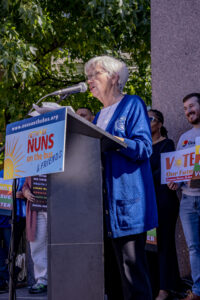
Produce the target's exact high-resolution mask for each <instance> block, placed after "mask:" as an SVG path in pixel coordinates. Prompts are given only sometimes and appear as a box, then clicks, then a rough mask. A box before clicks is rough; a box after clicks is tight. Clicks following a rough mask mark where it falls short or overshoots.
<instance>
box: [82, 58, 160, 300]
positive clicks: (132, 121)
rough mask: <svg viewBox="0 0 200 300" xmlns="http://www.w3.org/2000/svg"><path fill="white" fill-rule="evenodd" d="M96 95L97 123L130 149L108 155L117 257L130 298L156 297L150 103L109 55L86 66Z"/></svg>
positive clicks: (110, 224) (111, 232)
mask: <svg viewBox="0 0 200 300" xmlns="http://www.w3.org/2000/svg"><path fill="white" fill-rule="evenodd" d="M85 73H86V76H87V78H88V84H89V88H90V91H91V92H92V94H93V96H95V97H96V98H98V99H99V101H100V102H101V103H102V104H103V109H102V110H101V111H100V112H99V113H98V114H97V115H96V117H95V119H94V121H93V122H94V123H95V124H96V125H97V126H99V127H101V128H102V129H104V130H106V131H107V132H109V133H111V134H112V135H114V136H117V137H119V138H121V139H123V141H124V142H125V143H126V144H127V148H121V149H119V150H118V151H108V152H106V153H105V154H104V171H105V172H104V175H105V178H104V183H105V187H106V198H105V203H104V207H105V221H106V230H107V235H108V237H109V238H111V242H112V246H113V248H114V253H115V256H116V259H117V263H118V267H119V271H120V276H121V283H122V289H123V296H124V299H125V300H132V299H135V300H144V299H145V300H150V299H152V295H151V286H150V282H149V278H148V272H147V263H146V256H145V242H146V231H148V230H150V229H152V228H154V227H156V226H157V208H156V200H155V193H154V188H153V179H152V174H151V167H150V163H149V157H150V155H151V153H152V141H151V130H150V124H149V118H148V114H147V110H146V106H145V104H144V102H143V101H142V100H141V99H140V98H139V97H138V96H130V95H124V94H123V93H122V90H123V87H124V85H125V83H126V81H127V79H128V69H127V67H126V65H125V64H124V63H123V62H121V61H119V60H117V59H115V58H112V57H109V56H100V57H95V58H93V59H91V60H90V61H88V62H87V63H86V65H85Z"/></svg>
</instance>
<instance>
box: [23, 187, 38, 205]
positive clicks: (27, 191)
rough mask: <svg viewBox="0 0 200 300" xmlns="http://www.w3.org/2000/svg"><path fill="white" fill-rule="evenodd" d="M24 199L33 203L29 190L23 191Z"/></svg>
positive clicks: (32, 196)
mask: <svg viewBox="0 0 200 300" xmlns="http://www.w3.org/2000/svg"><path fill="white" fill-rule="evenodd" d="M24 197H25V198H26V199H27V200H28V201H30V202H34V201H35V196H34V195H33V194H32V193H31V191H30V190H28V189H27V190H25V191H24Z"/></svg>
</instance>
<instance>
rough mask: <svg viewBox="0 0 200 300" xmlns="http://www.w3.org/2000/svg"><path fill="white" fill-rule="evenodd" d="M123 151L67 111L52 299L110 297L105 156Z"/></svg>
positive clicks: (52, 241)
mask: <svg viewBox="0 0 200 300" xmlns="http://www.w3.org/2000/svg"><path fill="white" fill-rule="evenodd" d="M120 147H126V145H125V143H123V142H121V141H120V140H118V139H117V138H115V137H113V136H112V135H110V134H109V133H107V132H105V131H103V130H101V129H100V128H98V127H97V126H95V125H94V124H91V123H89V122H88V121H87V120H85V119H83V118H81V117H79V116H78V115H76V114H75V113H73V112H71V111H68V112H67V130H66V145H65V167H64V172H62V173H54V174H51V175H49V176H48V300H58V299H59V300H79V299H84V300H103V299H104V253H103V252H104V242H103V190H102V189H103V179H102V165H101V153H102V152H104V151H107V150H112V149H113V150H114V149H118V148H120Z"/></svg>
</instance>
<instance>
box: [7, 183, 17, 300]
mask: <svg viewBox="0 0 200 300" xmlns="http://www.w3.org/2000/svg"><path fill="white" fill-rule="evenodd" d="M16 181H17V180H16V179H14V180H13V189H12V193H13V209H12V219H11V222H12V223H11V239H10V249H9V257H8V263H9V300H14V299H16V292H15V285H16V282H15V280H16V278H15V259H16V253H15V251H16V249H15V228H16V210H17V205H16Z"/></svg>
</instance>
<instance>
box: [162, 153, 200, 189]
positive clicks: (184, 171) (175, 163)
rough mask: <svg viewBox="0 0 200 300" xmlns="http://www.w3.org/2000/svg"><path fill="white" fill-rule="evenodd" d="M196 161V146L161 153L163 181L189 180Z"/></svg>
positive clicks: (164, 182) (163, 182)
mask: <svg viewBox="0 0 200 300" xmlns="http://www.w3.org/2000/svg"><path fill="white" fill-rule="evenodd" d="M194 163H195V147H191V148H187V149H184V150H179V151H173V152H168V153H161V183H162V184H166V183H169V182H171V181H172V182H181V181H189V180H191V178H192V173H193V169H194Z"/></svg>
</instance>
